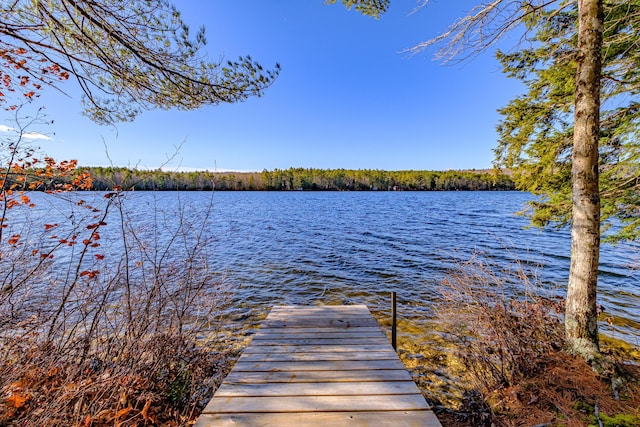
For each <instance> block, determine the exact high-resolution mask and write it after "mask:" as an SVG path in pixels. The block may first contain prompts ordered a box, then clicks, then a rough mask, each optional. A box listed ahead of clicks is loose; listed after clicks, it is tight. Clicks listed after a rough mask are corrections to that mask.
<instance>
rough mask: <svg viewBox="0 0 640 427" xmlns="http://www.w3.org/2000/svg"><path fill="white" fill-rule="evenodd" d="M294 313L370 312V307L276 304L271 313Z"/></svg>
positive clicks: (355, 305) (333, 313)
mask: <svg viewBox="0 0 640 427" xmlns="http://www.w3.org/2000/svg"><path fill="white" fill-rule="evenodd" d="M279 312H285V313H292V314H295V315H296V316H297V315H299V314H304V313H310V312H316V313H317V312H321V313H328V314H330V315H335V314H336V313H370V312H369V307H367V306H366V305H364V304H354V305H276V306H273V307H272V308H271V311H270V312H269V314H271V313H279Z"/></svg>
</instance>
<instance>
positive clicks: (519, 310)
mask: <svg viewBox="0 0 640 427" xmlns="http://www.w3.org/2000/svg"><path fill="white" fill-rule="evenodd" d="M554 293H555V290H554V289H546V288H544V287H543V286H541V285H540V284H539V283H538V282H537V281H536V278H535V274H533V273H532V272H529V271H526V269H525V268H523V267H522V266H521V265H520V264H517V265H516V266H515V267H514V268H512V269H508V270H505V269H498V268H496V267H495V266H488V265H486V264H483V263H482V262H480V261H479V260H478V259H472V260H471V261H469V262H465V263H459V268H458V269H456V270H455V271H453V272H451V274H450V275H449V278H448V279H447V280H445V281H444V283H443V285H442V297H443V301H444V303H443V304H442V307H441V308H440V309H439V316H438V317H439V320H440V322H441V323H442V326H443V330H444V331H446V334H445V335H446V338H447V340H448V341H449V343H450V344H451V347H452V348H453V349H454V350H453V352H454V353H455V354H454V356H455V357H456V358H457V360H459V361H460V362H461V364H462V366H463V368H464V374H463V376H464V378H463V379H461V381H466V383H467V384H468V387H467V391H466V393H465V399H464V401H463V402H462V404H461V407H460V408H459V409H458V411H456V412H455V413H454V414H453V415H452V414H449V415H448V416H447V417H446V418H445V420H444V421H443V424H444V425H445V426H447V425H456V426H461V425H468V426H496V427H499V426H505V427H506V426H509V427H511V426H533V425H540V426H551V425H564V426H566V427H571V426H587V425H588V424H589V423H590V422H592V421H593V420H595V422H596V424H595V425H597V419H596V418H594V417H596V416H597V415H596V408H597V409H598V411H599V413H602V414H609V415H611V414H619V413H625V412H626V413H638V411H639V410H640V394H639V393H638V391H639V388H638V382H637V378H638V377H637V376H634V374H633V372H630V371H629V372H630V374H629V378H630V382H629V383H628V388H627V390H626V395H625V396H623V397H624V399H623V400H616V399H615V396H614V393H613V392H612V391H611V387H610V383H609V382H607V381H606V380H603V379H601V378H598V376H597V375H596V374H595V372H594V371H593V369H592V368H591V367H590V366H589V365H588V364H587V363H586V362H585V361H584V360H583V359H582V358H580V357H576V356H573V355H570V354H568V353H566V352H564V351H563V347H564V330H563V325H562V309H563V305H562V299H561V298H559V297H557V296H554Z"/></svg>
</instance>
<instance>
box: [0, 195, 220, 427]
mask: <svg viewBox="0 0 640 427" xmlns="http://www.w3.org/2000/svg"><path fill="white" fill-rule="evenodd" d="M60 197H63V198H64V199H66V200H61V199H60ZM32 198H34V199H36V201H37V202H39V203H52V206H55V207H56V209H57V210H60V212H63V215H62V217H68V218H69V221H68V223H63V222H62V221H61V222H59V223H56V224H55V226H54V225H52V224H49V222H50V221H49V218H48V217H47V213H46V212H45V215H44V217H43V216H41V215H42V210H41V211H39V212H40V213H37V209H33V208H30V209H29V210H27V209H23V210H18V209H12V210H10V211H6V212H5V213H6V214H7V221H6V223H7V224H9V226H8V227H7V229H9V230H10V229H11V227H20V229H21V233H20V236H21V238H20V242H18V243H17V244H15V242H13V243H12V242H8V241H7V239H0V245H1V246H0V250H1V254H2V256H1V257H0V271H2V272H3V274H2V277H1V278H0V331H2V332H1V333H0V426H23V425H33V426H58V425H69V426H75V425H77V426H87V427H88V426H112V425H120V426H135V425H166V426H171V425H185V424H186V423H187V422H188V421H189V420H191V419H193V418H194V417H195V416H196V415H197V412H198V410H199V409H201V408H202V407H203V406H204V405H205V404H206V401H207V400H208V398H210V396H211V394H212V393H213V390H214V389H215V387H216V386H217V385H218V382H219V379H220V378H221V376H222V374H223V372H224V370H225V369H227V365H228V363H227V359H226V355H225V354H224V352H214V351H212V350H211V349H207V348H204V347H203V346H202V345H200V343H201V339H202V338H203V337H205V336H206V335H207V334H209V333H210V331H211V330H212V329H215V327H216V325H217V323H216V322H217V321H218V320H220V317H219V316H220V313H221V310H222V308H223V305H224V304H225V303H226V301H227V295H226V290H225V288H224V286H223V282H222V280H221V278H220V277H219V276H217V275H216V274H214V272H212V271H210V270H209V268H208V263H207V259H209V257H210V255H209V254H207V242H206V241H205V239H204V238H203V230H204V229H205V227H206V221H207V217H206V214H204V215H202V214H201V212H202V207H198V211H199V212H200V213H199V214H195V213H194V212H190V211H188V207H187V206H185V205H184V204H183V203H181V201H180V200H178V201H175V200H174V202H175V203H174V206H171V207H170V208H169V209H170V212H162V211H161V207H160V206H151V207H150V208H149V207H142V206H138V205H136V203H138V202H137V201H136V199H135V195H134V194H129V195H127V193H126V192H123V191H122V190H120V189H117V190H116V191H113V192H108V193H100V194H96V193H89V194H83V193H78V194H74V193H68V192H66V193H64V194H62V195H57V196H56V195H54V194H52V195H45V194H41V195H40V196H38V197H36V195H32ZM52 198H55V200H53V199H52ZM89 198H93V199H92V200H89ZM128 198H129V200H128ZM141 210H146V211H145V212H144V213H142V214H143V215H147V216H150V218H153V219H151V220H149V219H148V220H147V221H146V224H149V223H151V224H152V225H151V226H147V227H146V228H145V229H142V230H141V229H136V228H135V226H134V224H136V220H135V218H133V216H136V215H141V212H140V211H141ZM29 212H36V213H34V215H35V218H34V219H33V221H32V222H29V223H28V224H29V225H28V226H25V224H27V218H28V216H29ZM69 212H70V214H69ZM12 213H19V214H20V215H22V216H23V218H21V219H20V220H19V221H18V220H17V219H16V217H9V216H8V215H9V214H12ZM38 215H40V216H38ZM45 223H46V224H45ZM29 231H30V233H29ZM10 234H11V235H14V234H17V233H15V232H11V233H10ZM34 248H36V249H37V252H36V249H34ZM40 253H46V256H45V257H40V256H38V254H40Z"/></svg>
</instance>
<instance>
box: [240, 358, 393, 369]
mask: <svg viewBox="0 0 640 427" xmlns="http://www.w3.org/2000/svg"><path fill="white" fill-rule="evenodd" d="M403 368H404V366H403V365H402V362H400V360H398V359H395V360H393V359H392V360H321V361H312V362H242V361H238V363H236V364H235V366H234V367H233V370H234V371H239V372H242V371H244V372H260V371H262V372H275V371H281V372H285V371H316V372H317V371H358V370H370V369H381V370H382V369H403Z"/></svg>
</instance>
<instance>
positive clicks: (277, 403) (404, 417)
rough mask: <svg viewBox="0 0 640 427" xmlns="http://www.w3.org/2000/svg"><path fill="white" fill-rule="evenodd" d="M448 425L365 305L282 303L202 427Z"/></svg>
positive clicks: (223, 388)
mask: <svg viewBox="0 0 640 427" xmlns="http://www.w3.org/2000/svg"><path fill="white" fill-rule="evenodd" d="M321 425H322V426H326V427H334V426H336V427H338V426H393V427H402V426H421V427H440V426H441V425H440V422H439V421H438V419H437V418H436V416H435V415H434V414H433V412H432V411H431V410H430V408H429V406H428V405H427V403H426V401H425V400H424V398H423V396H422V395H421V394H420V391H419V390H418V387H417V386H416V384H415V383H414V382H413V380H412V379H411V376H410V375H409V373H408V372H407V371H406V370H405V368H404V366H403V365H402V362H401V361H400V359H398V356H397V355H396V353H395V352H394V350H393V348H392V347H391V345H390V344H389V341H388V340H387V337H386V335H385V334H384V333H383V332H382V331H381V330H380V328H379V326H378V324H377V322H376V321H375V319H374V318H373V317H372V316H371V313H370V312H369V309H368V308H367V306H365V305H349V306H316V307H301V306H279V307H274V308H273V309H272V310H271V312H270V313H269V315H268V316H267V318H266V319H265V320H264V322H263V323H262V325H261V326H260V328H259V329H258V332H257V333H256V335H255V336H254V337H253V339H252V341H251V343H250V345H249V346H248V347H247V348H246V349H245V351H244V352H243V354H242V356H241V357H240V358H239V359H238V362H237V363H236V365H235V366H234V368H233V369H232V371H231V372H230V373H229V375H228V376H227V377H226V378H225V380H224V382H223V383H222V385H221V386H220V388H219V389H218V391H217V392H216V393H215V395H214V396H213V398H212V399H211V401H210V402H209V404H208V405H207V407H206V408H205V409H204V411H203V413H202V415H201V416H200V418H198V421H197V422H196V424H195V427H210V426H211V427H212V426H216V427H227V426H235V427H250V426H251V427H253V426H272V427H304V426H321Z"/></svg>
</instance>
